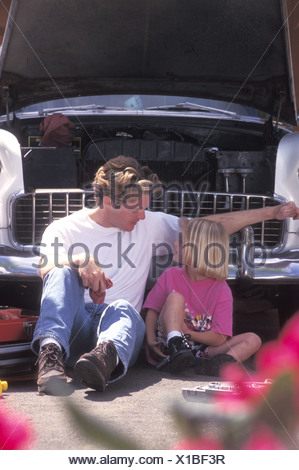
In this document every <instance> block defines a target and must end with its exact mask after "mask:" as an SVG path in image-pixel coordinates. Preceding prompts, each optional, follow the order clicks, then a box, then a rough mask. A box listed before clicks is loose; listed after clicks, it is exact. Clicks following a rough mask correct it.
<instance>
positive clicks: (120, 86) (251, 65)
mask: <svg viewBox="0 0 299 470" xmlns="http://www.w3.org/2000/svg"><path fill="white" fill-rule="evenodd" d="M289 57H290V54H289V47H288V34H287V21H286V20H285V15H284V3H281V1H280V0H271V2H269V0H250V2H242V1H237V0H226V1H225V2H224V1H223V0H200V1H199V0H188V2H184V1H182V0H162V1H161V0H129V1H127V2H124V1H123V0H102V1H98V0H89V1H88V2H86V1H83V0H72V1H71V2H70V1H66V0H13V1H12V5H11V9H10V14H9V18H8V22H7V26H6V30H5V34H4V38H3V44H2V49H1V56H0V74H1V75H0V77H1V95H0V113H1V114H4V113H5V112H7V110H9V111H12V110H14V109H18V108H20V107H22V106H25V105H29V104H33V103H34V102H40V101H46V100H49V99H56V98H63V97H69V96H75V95H78V94H80V95H96V94H110V93H112V94H131V93H134V94H136V93H137V94H155V95H157V94H161V95H176V96H190V97H191V96H192V97H202V98H211V99H220V100H225V101H228V102H235V103H240V104H245V105H248V106H252V107H254V108H257V109H259V110H261V111H264V112H267V113H269V114H271V115H273V116H274V117H275V118H277V117H279V118H280V120H283V121H285V122H289V123H291V124H295V123H296V122H297V119H296V115H297V113H296V104H295V98H294V92H293V80H292V73H291V71H292V67H291V61H290V59H289Z"/></svg>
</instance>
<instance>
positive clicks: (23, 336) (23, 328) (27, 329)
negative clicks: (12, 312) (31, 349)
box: [0, 315, 38, 343]
mask: <svg viewBox="0 0 299 470" xmlns="http://www.w3.org/2000/svg"><path fill="white" fill-rule="evenodd" d="M37 319H38V316H33V315H30V316H20V317H19V318H14V319H11V320H1V319H0V343H7V342H12V341H30V340H31V339H32V336H33V332H34V328H35V325H36V322H37Z"/></svg>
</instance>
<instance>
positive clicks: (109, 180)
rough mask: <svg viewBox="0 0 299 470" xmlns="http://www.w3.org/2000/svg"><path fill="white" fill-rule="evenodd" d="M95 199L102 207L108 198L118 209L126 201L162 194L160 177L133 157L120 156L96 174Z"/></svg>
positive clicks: (94, 183)
mask: <svg viewBox="0 0 299 470" xmlns="http://www.w3.org/2000/svg"><path fill="white" fill-rule="evenodd" d="M93 186H94V190H95V197H96V201H97V203H98V204H99V205H100V204H101V202H102V200H103V198H104V196H108V197H109V198H110V199H111V200H112V203H114V204H115V206H116V207H119V206H120V205H121V204H122V203H123V201H124V200H128V198H129V197H131V198H135V197H136V198H138V199H139V198H140V196H142V195H143V194H152V193H155V194H156V193H161V191H162V185H161V183H160V181H159V178H158V176H157V175H156V174H155V173H153V172H152V171H151V170H150V168H149V167H147V166H142V165H140V163H139V162H138V161H137V160H135V158H132V157H125V156H123V155H120V156H118V157H116V158H112V159H111V160H108V161H107V162H106V163H105V164H104V165H103V166H101V167H100V168H99V170H98V171H97V172H96V174H95V178H94V182H93Z"/></svg>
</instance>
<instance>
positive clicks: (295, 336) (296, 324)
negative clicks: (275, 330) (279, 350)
mask: <svg viewBox="0 0 299 470" xmlns="http://www.w3.org/2000/svg"><path fill="white" fill-rule="evenodd" d="M280 343H281V345H282V346H283V347H285V348H288V349H289V350H291V351H292V353H293V354H294V355H295V356H296V357H297V360H298V363H299V313H296V314H295V315H293V316H292V318H290V319H289V320H288V322H287V323H286V324H285V326H284V327H283V329H282V331H281V334H280Z"/></svg>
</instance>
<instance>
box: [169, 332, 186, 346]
mask: <svg viewBox="0 0 299 470" xmlns="http://www.w3.org/2000/svg"><path fill="white" fill-rule="evenodd" d="M175 336H182V335H181V333H180V331H176V330H173V331H170V332H169V333H168V335H167V344H168V341H169V340H170V339H171V338H174V337H175Z"/></svg>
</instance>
